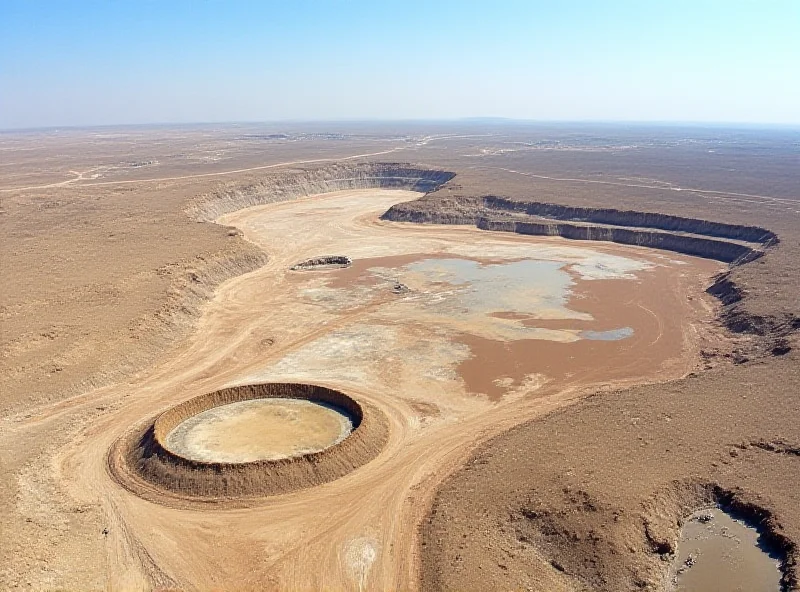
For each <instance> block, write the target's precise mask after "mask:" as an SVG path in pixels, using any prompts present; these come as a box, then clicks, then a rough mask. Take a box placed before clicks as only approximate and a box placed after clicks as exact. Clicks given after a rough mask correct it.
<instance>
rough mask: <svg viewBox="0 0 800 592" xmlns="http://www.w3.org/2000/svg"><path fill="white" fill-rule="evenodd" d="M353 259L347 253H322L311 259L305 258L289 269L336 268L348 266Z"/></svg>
mask: <svg viewBox="0 0 800 592" xmlns="http://www.w3.org/2000/svg"><path fill="white" fill-rule="evenodd" d="M352 264H353V260H352V259H351V258H350V257H348V256H347V255H323V256H321V257H314V258H313V259H306V260H305V261H301V262H300V263H297V264H295V265H292V266H291V267H290V268H289V269H291V270H292V271H309V270H313V269H338V268H342V267H350V266H351V265H352Z"/></svg>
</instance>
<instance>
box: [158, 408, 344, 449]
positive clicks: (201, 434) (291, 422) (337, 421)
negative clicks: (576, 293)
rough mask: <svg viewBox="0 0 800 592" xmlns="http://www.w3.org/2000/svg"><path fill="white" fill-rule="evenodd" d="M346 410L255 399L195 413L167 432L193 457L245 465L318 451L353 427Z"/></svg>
mask: <svg viewBox="0 0 800 592" xmlns="http://www.w3.org/2000/svg"><path fill="white" fill-rule="evenodd" d="M352 429H353V423H352V421H351V419H350V418H349V417H348V416H347V415H346V414H345V413H344V412H343V411H341V410H339V409H337V408H334V407H332V406H329V405H324V404H321V403H317V402H314V401H307V400H304V399H254V400H251V401H240V402H238V403H231V404H229V405H221V406H219V407H215V408H213V409H209V410H207V411H204V412H202V413H198V414H197V415H195V416H193V417H190V418H189V419H187V420H186V421H184V422H183V423H181V424H180V425H178V426H177V427H176V428H175V429H174V430H172V432H170V433H169V435H168V436H167V442H166V443H167V446H168V447H169V448H170V449H171V450H173V451H174V452H177V453H178V454H181V455H182V456H185V457H187V458H190V459H192V460H199V461H213V462H229V463H243V462H252V461H256V460H277V459H280V458H287V457H292V456H298V455H302V454H308V453H310V452H316V451H319V450H323V449H325V448H328V447H329V446H332V445H333V444H335V443H337V442H339V441H341V440H343V439H344V438H345V437H347V435H348V434H349V433H350V432H351V431H352Z"/></svg>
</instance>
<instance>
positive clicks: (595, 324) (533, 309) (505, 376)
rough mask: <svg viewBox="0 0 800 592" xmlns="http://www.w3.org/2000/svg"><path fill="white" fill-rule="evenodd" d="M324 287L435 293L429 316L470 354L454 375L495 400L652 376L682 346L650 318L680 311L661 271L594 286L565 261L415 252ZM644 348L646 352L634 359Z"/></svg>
mask: <svg viewBox="0 0 800 592" xmlns="http://www.w3.org/2000/svg"><path fill="white" fill-rule="evenodd" d="M704 263H705V262H698V265H703V264H704ZM327 285H328V287H330V288H338V289H345V288H348V287H352V286H356V285H357V286H371V287H375V286H378V287H381V286H385V287H387V289H390V288H394V289H395V290H397V289H399V288H401V289H402V290H406V289H409V290H411V291H412V292H414V293H415V294H417V295H419V294H425V293H427V294H434V293H437V294H438V296H439V297H438V299H437V300H435V301H431V302H428V303H426V305H425V307H426V309H427V310H428V311H429V312H435V313H436V314H437V315H438V316H439V319H444V318H446V317H450V318H451V319H461V324H460V325H459V324H458V323H455V324H454V329H455V334H454V336H453V340H454V341H455V342H458V343H460V344H463V345H466V346H467V347H468V348H469V350H470V354H471V355H470V357H469V358H468V359H466V360H464V361H463V362H461V363H460V364H459V366H458V369H457V372H458V374H459V376H460V377H461V378H462V380H463V381H464V383H465V386H466V390H467V391H469V392H472V393H481V394H485V395H487V396H488V397H489V398H490V399H491V400H497V399H500V398H501V397H502V396H503V395H504V394H506V393H508V392H510V391H512V390H514V389H517V388H521V389H524V390H527V391H530V390H531V389H535V388H537V387H538V386H541V384H543V383H544V382H545V381H553V380H556V381H558V382H560V383H564V382H569V380H570V378H571V377H573V376H575V377H579V378H580V380H581V381H582V382H585V381H587V380H592V376H590V375H591V374H592V373H597V374H598V377H599V376H600V374H602V377H603V380H612V379H616V378H625V377H629V376H635V375H638V374H643V373H645V372H648V371H652V370H658V369H659V367H660V366H661V365H663V364H664V363H665V361H669V360H671V359H674V358H678V357H680V355H681V353H682V347H683V345H684V339H683V338H684V335H683V332H682V327H681V323H680V322H679V319H678V318H676V319H675V321H674V322H672V321H671V317H670V315H669V314H667V315H662V316H657V315H655V314H654V313H653V312H652V311H653V310H662V309H664V307H665V302H669V301H674V303H675V309H676V315H680V314H683V313H682V310H679V305H680V304H682V303H681V302H680V299H681V298H684V297H683V296H682V295H680V294H679V292H680V288H679V287H676V285H675V278H674V276H671V275H670V274H664V273H661V272H660V271H659V269H658V268H650V269H643V270H639V271H637V272H636V278H635V279H632V278H631V277H624V278H622V277H621V278H617V279H591V280H590V279H583V278H582V277H581V275H580V273H578V272H577V271H576V270H574V269H573V268H572V267H571V266H570V264H568V263H566V262H564V261H553V260H537V259H533V258H529V259H500V258H497V257H491V258H486V259H481V258H469V257H461V256H454V255H450V254H443V253H439V254H419V253H417V254H407V255H399V256H391V257H381V258H373V259H362V260H356V261H355V262H354V263H353V265H352V266H351V267H350V268H348V269H342V270H335V271H331V272H330V279H329V280H328V282H327ZM403 293H404V292H399V294H401V295H402V294H403ZM451 325H453V323H451ZM644 348H646V349H647V351H648V353H649V355H647V356H641V355H634V354H635V353H636V352H637V351H643V349H644ZM600 358H602V359H604V360H605V363H604V364H602V366H598V364H597V361H598V359H600Z"/></svg>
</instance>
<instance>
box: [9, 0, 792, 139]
mask: <svg viewBox="0 0 800 592" xmlns="http://www.w3.org/2000/svg"><path fill="white" fill-rule="evenodd" d="M600 4H602V6H601V5H600ZM798 30H800V2H796V1H794V0H772V1H762V2H756V1H751V0H739V1H730V0H728V1H723V0H695V1H692V2H690V1H688V0H675V1H672V2H669V3H646V2H640V1H637V0H611V1H608V2H603V3H597V2H590V1H586V0H584V1H581V0H572V1H569V0H567V1H564V2H546V1H539V0H537V1H534V0H532V1H529V2H512V1H506V2H504V1H497V2H491V3H488V2H468V1H462V2H456V1H442V2H436V3H431V2H427V3H423V2H418V1H405V2H399V1H387V2H380V3H372V2H367V1H362V0H354V1H351V2H345V1H339V0H330V1H328V2H312V1H309V0H300V1H297V2H248V1H242V0H239V1H230V2H222V1H216V0H206V1H202V2H201V1H197V2H194V1H190V0H182V1H177V0H176V1H174V2H167V3H162V2H156V1H142V2H137V3H132V2H131V3H108V2H99V1H97V2H67V1H65V2H58V1H54V0H50V1H44V0H43V1H40V2H26V1H22V0H3V2H2V5H0V89H2V90H0V129H3V130H14V129H32V128H53V127H102V126H114V125H182V124H236V123H260V122H264V123H270V124H291V123H298V122H303V123H309V122H339V123H342V122H350V121H352V122H365V121H366V122H381V121H390V122H421V121H430V122H464V121H466V120H470V119H472V120H482V121H484V122H485V121H494V122H497V123H502V121H503V119H507V120H509V121H510V122H512V121H522V122H528V123H543V124H550V123H556V124H557V123H567V124H572V123H587V124H588V123H600V124H627V123H635V124H647V125H687V126H696V125H723V126H741V125H744V126H773V125H779V126H789V127H795V126H797V125H800V76H798V75H797V64H798V63H800V35H797V33H796V32H797V31H798ZM496 118H502V119H496Z"/></svg>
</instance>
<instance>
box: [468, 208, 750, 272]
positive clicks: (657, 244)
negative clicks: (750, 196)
mask: <svg viewBox="0 0 800 592" xmlns="http://www.w3.org/2000/svg"><path fill="white" fill-rule="evenodd" d="M476 226H477V227H478V228H481V229H483V230H495V231H504V232H515V233H517V234H527V235H534V236H561V237H564V238H569V239H573V240H594V241H608V242H613V243H619V244H623V245H636V246H640V247H650V248H653V249H662V250H665V251H674V252H676V253H683V254H685V255H694V256H696V257H704V258H706V259H715V260H717V261H722V262H725V263H733V262H737V263H746V262H748V261H752V260H754V259H757V258H758V257H760V256H761V255H762V251H760V250H756V249H753V248H751V247H747V246H745V245H741V244H738V243H731V242H727V241H722V240H714V239H710V238H709V239H706V238H698V237H694V236H681V235H677V234H671V233H668V232H651V231H647V230H636V229H632V228H611V227H608V226H588V225H578V224H569V223H552V222H507V221H501V220H490V219H488V218H480V219H478V222H477V224H476Z"/></svg>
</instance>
